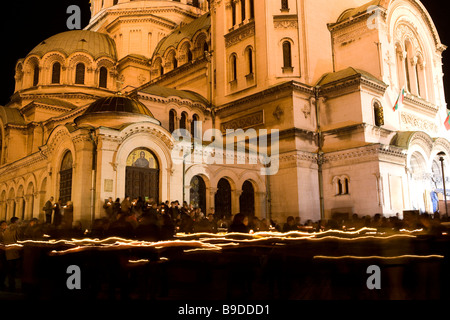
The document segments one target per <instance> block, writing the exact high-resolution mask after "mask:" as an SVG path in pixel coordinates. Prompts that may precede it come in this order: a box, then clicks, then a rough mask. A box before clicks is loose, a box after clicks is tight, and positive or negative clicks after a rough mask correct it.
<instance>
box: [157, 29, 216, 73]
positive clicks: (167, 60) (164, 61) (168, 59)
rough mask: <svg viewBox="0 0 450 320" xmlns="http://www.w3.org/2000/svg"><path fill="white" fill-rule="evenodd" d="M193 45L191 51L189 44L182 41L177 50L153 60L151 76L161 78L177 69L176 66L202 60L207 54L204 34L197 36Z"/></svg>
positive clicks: (207, 46)
mask: <svg viewBox="0 0 450 320" xmlns="http://www.w3.org/2000/svg"><path fill="white" fill-rule="evenodd" d="M194 45H195V47H194V48H193V49H192V48H191V44H190V42H188V41H184V43H183V44H182V45H181V46H180V49H179V50H177V51H176V50H175V49H170V50H169V51H167V52H166V53H165V54H164V57H161V56H160V57H157V58H156V59H154V62H153V72H152V73H153V75H154V76H156V77H159V76H162V75H164V74H165V73H167V72H170V71H172V70H174V69H176V68H178V66H181V65H184V64H186V63H189V62H192V61H194V60H196V59H200V58H204V57H205V56H206V54H207V52H209V45H208V42H207V41H206V35H205V34H201V35H200V36H198V37H197V39H196V41H195V44H194Z"/></svg>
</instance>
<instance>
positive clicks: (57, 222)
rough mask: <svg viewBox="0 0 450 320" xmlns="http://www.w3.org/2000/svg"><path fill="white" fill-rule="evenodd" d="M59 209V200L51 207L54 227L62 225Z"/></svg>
mask: <svg viewBox="0 0 450 320" xmlns="http://www.w3.org/2000/svg"><path fill="white" fill-rule="evenodd" d="M61 209H62V208H61V199H59V200H58V201H57V202H55V204H54V205H53V224H54V225H55V227H59V226H60V225H61V223H62V213H61Z"/></svg>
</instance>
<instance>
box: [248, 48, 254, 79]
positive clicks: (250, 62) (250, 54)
mask: <svg viewBox="0 0 450 320" xmlns="http://www.w3.org/2000/svg"><path fill="white" fill-rule="evenodd" d="M247 68H248V70H247V71H248V73H247V74H249V75H250V74H253V50H252V48H248V49H247Z"/></svg>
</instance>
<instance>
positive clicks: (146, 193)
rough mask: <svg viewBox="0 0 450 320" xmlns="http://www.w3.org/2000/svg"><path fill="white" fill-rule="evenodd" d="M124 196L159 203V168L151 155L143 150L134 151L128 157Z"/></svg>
mask: <svg viewBox="0 0 450 320" xmlns="http://www.w3.org/2000/svg"><path fill="white" fill-rule="evenodd" d="M125 195H127V196H130V198H132V199H133V198H139V197H141V198H142V200H144V201H145V199H146V198H148V199H153V200H155V201H156V202H159V201H160V199H159V166H158V161H157V160H156V157H155V156H154V155H153V153H152V152H151V151H150V150H148V149H145V148H140V149H136V150H134V151H133V152H132V153H131V154H130V155H129V157H128V160H127V168H126V180H125Z"/></svg>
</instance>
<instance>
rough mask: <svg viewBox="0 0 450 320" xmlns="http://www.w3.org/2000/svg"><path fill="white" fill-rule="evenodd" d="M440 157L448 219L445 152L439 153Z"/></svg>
mask: <svg viewBox="0 0 450 320" xmlns="http://www.w3.org/2000/svg"><path fill="white" fill-rule="evenodd" d="M437 155H438V156H439V161H440V162H441V168H442V184H443V186H444V203H445V217H446V218H448V209H447V191H446V190H445V173H444V157H445V152H442V151H441V152H439V153H438V154H437Z"/></svg>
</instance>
